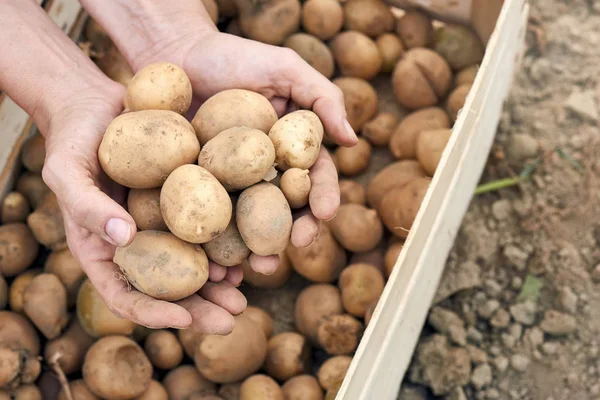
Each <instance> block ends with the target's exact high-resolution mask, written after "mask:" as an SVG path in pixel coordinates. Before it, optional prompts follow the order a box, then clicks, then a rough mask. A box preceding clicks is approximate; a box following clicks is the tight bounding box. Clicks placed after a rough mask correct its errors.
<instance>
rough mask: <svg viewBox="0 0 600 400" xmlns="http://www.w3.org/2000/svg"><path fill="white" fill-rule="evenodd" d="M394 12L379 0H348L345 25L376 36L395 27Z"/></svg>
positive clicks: (345, 8) (347, 27)
mask: <svg viewBox="0 0 600 400" xmlns="http://www.w3.org/2000/svg"><path fill="white" fill-rule="evenodd" d="M395 22H396V21H395V18H394V14H392V11H391V10H390V7H389V6H388V5H386V4H385V3H384V2H382V1H379V0H375V1H373V0H348V1H346V2H345V3H344V27H345V28H346V30H348V31H358V32H361V33H364V34H365V35H367V36H370V37H372V38H375V37H377V36H379V35H381V34H382V33H384V32H390V31H391V30H393V29H394V23H395Z"/></svg>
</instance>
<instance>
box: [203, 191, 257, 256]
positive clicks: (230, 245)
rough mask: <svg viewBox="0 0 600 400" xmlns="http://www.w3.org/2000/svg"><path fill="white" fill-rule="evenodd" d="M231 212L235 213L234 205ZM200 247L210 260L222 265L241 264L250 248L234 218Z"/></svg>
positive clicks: (248, 254) (248, 253)
mask: <svg viewBox="0 0 600 400" xmlns="http://www.w3.org/2000/svg"><path fill="white" fill-rule="evenodd" d="M232 203H234V201H233V200H232ZM233 212H234V213H235V207H234V209H233ZM202 248H203V249H204V251H205V252H206V255H207V256H208V258H209V259H210V260H212V261H214V262H216V263H217V264H219V265H222V266H224V267H235V266H237V265H240V264H243V263H244V262H245V261H246V260H247V259H248V256H250V249H249V248H248V246H246V243H244V239H242V235H240V231H239V230H238V227H237V223H236V220H235V218H231V221H229V225H227V228H225V231H223V233H222V234H220V235H219V236H217V237H216V238H214V239H213V240H211V241H210V242H207V243H204V244H203V245H202Z"/></svg>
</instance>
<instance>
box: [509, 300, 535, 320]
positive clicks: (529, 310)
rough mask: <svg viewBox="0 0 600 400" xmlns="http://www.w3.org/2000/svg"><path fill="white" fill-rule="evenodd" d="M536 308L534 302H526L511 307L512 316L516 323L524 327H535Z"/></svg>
mask: <svg viewBox="0 0 600 400" xmlns="http://www.w3.org/2000/svg"><path fill="white" fill-rule="evenodd" d="M535 311H536V306H535V303H533V302H532V301H524V302H522V303H518V304H514V305H512V306H510V315H512V316H513V318H514V319H515V321H517V322H520V323H522V324H523V325H533V323H534V322H535Z"/></svg>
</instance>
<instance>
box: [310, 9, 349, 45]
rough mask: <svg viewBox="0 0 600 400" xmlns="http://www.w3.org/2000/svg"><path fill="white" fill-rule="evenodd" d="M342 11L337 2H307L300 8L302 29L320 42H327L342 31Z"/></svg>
mask: <svg viewBox="0 0 600 400" xmlns="http://www.w3.org/2000/svg"><path fill="white" fill-rule="evenodd" d="M343 24H344V10H343V8H342V6H341V5H340V3H339V1H337V0H309V1H307V2H305V3H304V4H303V6H302V27H303V28H304V30H305V31H306V32H308V33H310V34H311V35H315V36H316V37H318V38H319V39H321V40H329V39H331V38H332V37H334V36H335V34H336V33H338V32H339V31H340V30H341V29H342V25H343Z"/></svg>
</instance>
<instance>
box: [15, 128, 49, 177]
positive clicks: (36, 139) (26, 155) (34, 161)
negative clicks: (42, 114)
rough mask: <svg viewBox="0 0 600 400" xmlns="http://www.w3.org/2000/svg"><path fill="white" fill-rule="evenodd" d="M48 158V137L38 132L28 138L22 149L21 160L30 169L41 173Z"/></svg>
mask: <svg viewBox="0 0 600 400" xmlns="http://www.w3.org/2000/svg"><path fill="white" fill-rule="evenodd" d="M45 160H46V139H44V137H43V136H42V135H41V134H40V133H39V132H37V133H36V134H35V135H33V136H32V137H30V138H29V139H27V141H26V142H25V143H24V144H23V148H22V149H21V162H22V163H23V166H24V167H25V168H27V170H28V171H31V172H35V173H41V172H42V168H43V167H44V161H45Z"/></svg>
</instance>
